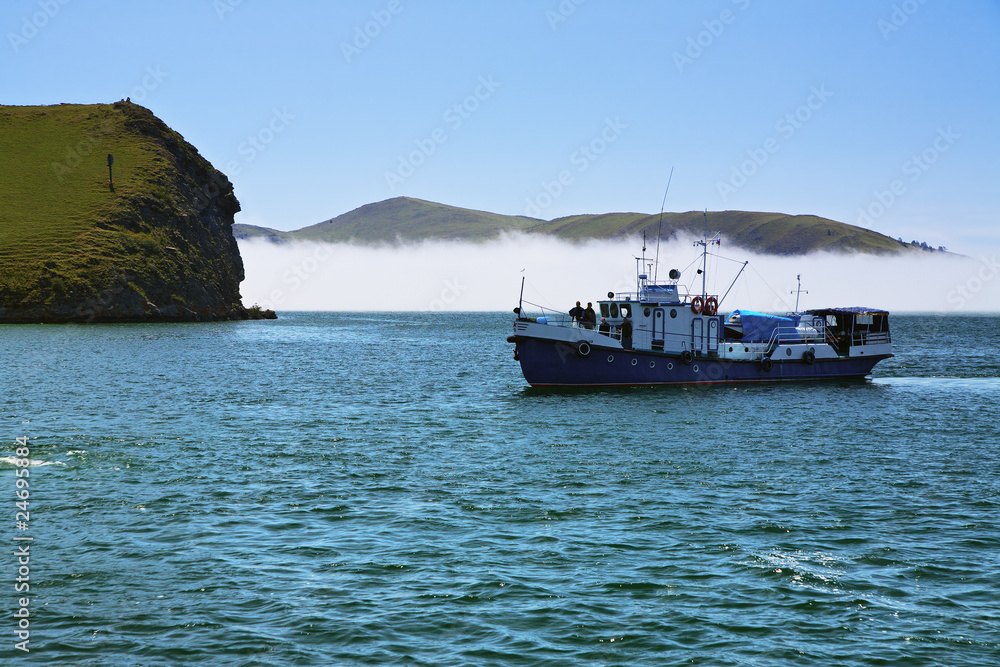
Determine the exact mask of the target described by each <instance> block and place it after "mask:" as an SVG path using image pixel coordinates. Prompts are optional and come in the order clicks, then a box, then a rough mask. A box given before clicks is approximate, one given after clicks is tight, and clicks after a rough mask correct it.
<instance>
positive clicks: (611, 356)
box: [608, 354, 615, 364]
mask: <svg viewBox="0 0 1000 667" xmlns="http://www.w3.org/2000/svg"><path fill="white" fill-rule="evenodd" d="M614 360H615V355H613V354H609V355H608V363H609V364H610V363H611V362H612V361H614Z"/></svg>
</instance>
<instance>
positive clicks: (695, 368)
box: [691, 364, 698, 373]
mask: <svg viewBox="0 0 1000 667" xmlns="http://www.w3.org/2000/svg"><path fill="white" fill-rule="evenodd" d="M691 368H692V370H694V372H695V373H697V372H698V364H695V365H694V366H692V367H691Z"/></svg>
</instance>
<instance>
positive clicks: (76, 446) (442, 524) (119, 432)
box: [0, 313, 1000, 666]
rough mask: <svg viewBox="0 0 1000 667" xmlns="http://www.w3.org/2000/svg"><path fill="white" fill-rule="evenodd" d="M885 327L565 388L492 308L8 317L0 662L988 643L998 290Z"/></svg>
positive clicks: (909, 649)
mask: <svg viewBox="0 0 1000 667" xmlns="http://www.w3.org/2000/svg"><path fill="white" fill-rule="evenodd" d="M892 324H893V327H894V343H895V345H896V348H897V356H896V357H895V358H893V359H891V360H888V361H886V362H883V363H881V364H879V365H878V366H877V367H876V371H875V379H874V380H873V381H872V382H869V383H856V382H855V383H830V384H796V385H775V386H767V385H760V386H748V387H738V388H733V387H724V386H716V387H708V388H663V389H624V390H622V389H620V390H613V391H612V390H608V391H576V392H565V391H564V392H552V391H548V392H546V391H536V390H531V389H528V388H526V386H525V384H524V381H523V379H522V377H521V375H520V371H519V369H518V367H517V365H516V363H515V362H514V361H513V358H512V346H511V345H510V344H508V343H506V342H505V338H506V336H507V334H508V330H509V327H510V316H509V315H504V314H453V315H441V314H329V313H316V314H314V313H292V314H288V315H286V316H284V317H283V319H281V320H278V321H276V322H235V323H219V324H201V325H124V326H98V325H91V326H7V327H0V345H2V349H3V350H4V359H5V361H6V369H5V373H4V375H3V379H2V388H3V392H2V396H0V418H2V421H0V423H2V424H3V429H2V435H0V437H2V440H3V447H2V448H0V457H4V458H3V460H2V462H0V480H2V481H0V485H2V486H6V487H7V489H8V490H7V491H3V494H4V495H5V496H6V497H8V498H10V499H11V502H9V503H8V505H7V507H8V509H7V511H8V512H9V513H10V517H9V523H8V529H7V530H5V531H4V535H5V541H6V543H7V545H8V547H9V548H8V549H7V551H8V555H7V556H0V565H2V567H0V571H2V572H6V573H7V574H6V575H2V576H5V577H7V579H8V582H7V583H4V584H3V587H4V590H5V591H6V593H5V596H4V603H5V605H6V607H7V608H8V609H9V610H11V612H12V611H13V610H14V609H16V608H17V606H18V603H17V598H18V597H19V594H17V593H15V592H14V590H13V584H14V577H15V573H16V570H17V563H16V557H15V556H13V555H11V554H12V552H13V550H14V548H15V546H14V545H15V544H21V543H15V542H14V537H16V536H19V535H22V536H23V535H30V536H32V537H33V538H34V539H33V541H32V542H31V561H30V569H31V573H30V577H31V592H30V597H31V600H30V611H31V614H32V615H31V617H30V643H29V647H30V649H31V650H30V653H28V654H24V653H23V652H21V651H19V650H16V649H15V648H14V643H15V642H16V641H17V639H16V636H15V629H16V628H15V626H16V622H15V621H16V619H14V618H13V617H12V615H11V614H7V615H5V617H6V618H7V619H8V620H6V621H4V622H3V625H5V626H6V629H0V638H2V642H0V660H2V661H3V662H4V663H7V664H10V663H13V662H14V661H15V660H16V661H18V662H25V663H37V664H74V665H167V664H182V663H183V664H205V665H354V664H406V665H470V664H476V665H479V664H482V665H536V664H537V665H563V664H597V665H603V664H656V665H664V664H699V665H762V666H763V665H768V666H770V665H786V664H787V665H831V664H837V665H948V666H956V665H993V664H997V663H1000V602H998V601H1000V536H998V531H997V528H996V523H997V518H998V516H1000V513H998V509H1000V481H998V480H1000V463H998V457H997V449H998V441H1000V438H998V430H1000V429H998V426H997V424H998V421H1000V420H998V417H1000V414H998V412H1000V408H998V405H1000V361H998V358H997V355H996V352H997V350H998V349H1000V317H993V316H979V317H971V316H970V317H957V318H956V317H943V316H912V315H911V316H895V317H893V319H892ZM16 436H28V437H29V438H30V441H29V444H30V452H31V454H30V456H31V458H32V459H33V460H34V462H35V465H34V466H32V467H31V468H30V475H31V476H30V483H31V486H30V491H31V496H30V500H31V506H30V509H31V519H30V528H29V530H28V531H27V532H25V531H18V530H16V529H15V528H14V513H15V511H16V510H15V508H14V505H13V502H12V500H13V498H12V496H13V493H14V481H15V480H14V466H13V463H14V458H13V457H14V448H15V446H16V443H15V441H14V439H15V437H16Z"/></svg>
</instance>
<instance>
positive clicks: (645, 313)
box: [642, 308, 649, 317]
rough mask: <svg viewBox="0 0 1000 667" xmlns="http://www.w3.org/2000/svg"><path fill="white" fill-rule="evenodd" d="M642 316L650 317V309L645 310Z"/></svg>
mask: <svg viewBox="0 0 1000 667" xmlns="http://www.w3.org/2000/svg"><path fill="white" fill-rule="evenodd" d="M642 314H643V315H645V316H646V317H649V308H646V309H645V310H643V311H642Z"/></svg>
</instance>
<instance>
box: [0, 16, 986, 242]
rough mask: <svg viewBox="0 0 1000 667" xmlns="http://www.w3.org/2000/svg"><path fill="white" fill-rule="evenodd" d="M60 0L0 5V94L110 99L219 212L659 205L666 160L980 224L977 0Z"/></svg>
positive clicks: (924, 234) (833, 213)
mask: <svg viewBox="0 0 1000 667" xmlns="http://www.w3.org/2000/svg"><path fill="white" fill-rule="evenodd" d="M62 2H64V3H65V4H61V3H60V0H33V1H25V0H16V1H13V0H11V1H7V2H5V3H4V4H3V6H2V9H0V27H2V29H3V34H4V43H3V45H2V47H0V53H2V56H0V62H2V79H0V81H2V89H0V90H2V100H0V102H2V103H4V104H19V105H27V104H55V103H59V102H112V101H115V100H118V99H121V98H124V97H126V96H130V97H131V98H132V100H133V101H137V102H140V103H141V104H143V105H144V106H147V107H149V108H150V109H151V110H152V111H153V112H154V113H156V114H157V115H158V116H159V117H161V118H162V119H163V120H165V121H166V122H167V123H168V124H169V125H171V126H172V127H173V128H175V129H176V130H178V131H179V132H180V133H181V134H183V135H184V136H185V138H187V139H188V140H189V141H191V142H192V143H193V144H194V145H195V146H197V147H198V149H199V150H200V151H201V153H202V154H203V155H204V156H205V157H207V158H208V159H209V160H210V161H211V162H212V163H213V164H214V165H215V166H216V167H218V168H220V169H222V170H223V171H225V172H227V174H229V176H230V178H231V179H232V181H233V183H234V184H235V186H236V194H237V197H238V198H239V199H240V201H241V202H242V205H243V212H242V213H240V214H239V216H238V221H241V222H248V223H252V224H259V225H265V226H269V227H275V228H278V229H296V228H299V227H302V226H305V225H309V224H313V223H316V222H319V221H321V220H324V219H327V218H330V217H333V216H335V215H339V214H341V213H344V212H346V211H348V210H351V209H353V208H356V207H358V206H361V205H363V204H366V203H370V202H374V201H380V200H383V199H387V198H389V197H392V196H397V195H406V196H412V197H419V198H422V199H428V200H432V201H439V202H443V203H447V204H453V205H457V206H465V207H470V208H476V209H483V210H489V211H495V212H499V213H511V214H524V213H532V214H534V215H536V216H537V217H543V218H546V219H548V218H553V217H558V216H562V215H569V214H574V213H585V212H586V213H596V212H610V211H643V212H656V211H658V210H659V207H660V203H661V200H662V197H663V193H664V188H665V186H666V183H667V175H668V173H669V171H670V168H671V166H673V167H674V168H675V171H674V177H673V183H672V185H671V188H670V193H669V196H668V198H667V204H666V208H667V210H673V211H684V210H700V209H705V208H707V209H709V210H723V209H743V210H760V211H781V212H787V213H813V214H818V215H823V216H827V217H830V218H834V219H836V220H840V221H844V222H850V223H857V222H858V221H859V210H864V211H867V213H868V216H869V218H868V220H862V224H865V225H866V226H870V227H872V228H874V229H876V230H878V231H881V232H883V233H886V234H889V235H891V236H894V237H896V236H901V237H903V238H904V240H907V241H909V240H911V239H917V240H921V241H927V242H928V243H931V244H932V245H946V246H948V247H949V248H951V249H954V250H958V251H960V252H967V253H973V252H975V251H976V250H977V248H978V247H979V246H981V245H982V244H984V243H986V244H989V245H997V242H998V241H1000V230H998V225H997V222H998V220H997V211H998V207H997V193H998V191H1000V187H998V178H997V177H998V176H1000V122H998V120H1000V2H998V1H997V0H951V1H949V2H945V1H944V0H923V1H921V0H840V1H838V2H832V1H830V2H812V1H808V0H802V1H796V2H790V1H786V2H776V1H771V2H766V1H764V0H735V1H734V0H712V1H709V2H699V3H693V2H665V1H661V2H653V1H647V0H639V1H634V2H610V1H608V0H562V2H560V1H559V0H548V1H539V2H528V1H523V0H503V1H499V0H497V1H490V2H486V1H483V2H468V1H465V2H459V1H457V0H454V1H430V0H374V1H368V0H365V1H361V0H358V1H354V2H318V1H315V2H306V1H297V2H296V1H292V2H280V3H279V2H266V1H264V0H242V1H240V0H182V1H175V2H169V3H167V2H161V3H151V2H117V1H115V2H102V3H93V2H85V1H84V0H62ZM366 31H367V33H368V35H365V32H366ZM456 105H458V107H457V108H456ZM251 138H252V139H251ZM255 144H256V145H255ZM582 148H585V149H586V150H581V149H582ZM914 157H916V158H917V160H914V159H913V158H914ZM560 180H561V181H562V182H560ZM546 186H547V187H546ZM894 189H895V192H893V190H894ZM880 200H881V201H880ZM533 207H534V208H533Z"/></svg>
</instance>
